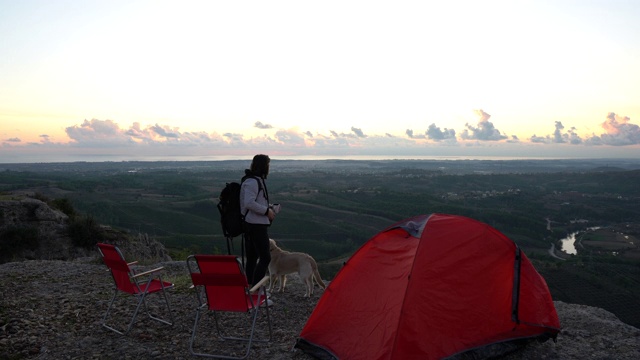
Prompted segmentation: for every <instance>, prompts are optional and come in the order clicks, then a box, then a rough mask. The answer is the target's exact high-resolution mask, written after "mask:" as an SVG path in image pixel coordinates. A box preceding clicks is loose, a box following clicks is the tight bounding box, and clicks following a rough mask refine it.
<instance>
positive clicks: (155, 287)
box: [133, 279, 173, 294]
mask: <svg viewBox="0 0 640 360" xmlns="http://www.w3.org/2000/svg"><path fill="white" fill-rule="evenodd" d="M138 285H139V289H138V287H134V288H133V291H134V292H135V293H136V294H140V293H145V292H146V293H148V294H153V293H155V292H158V291H162V288H163V286H164V288H165V289H169V288H171V287H173V284H172V283H170V282H167V281H160V280H158V279H153V280H151V283H150V284H148V286H147V283H139V284H138Z"/></svg>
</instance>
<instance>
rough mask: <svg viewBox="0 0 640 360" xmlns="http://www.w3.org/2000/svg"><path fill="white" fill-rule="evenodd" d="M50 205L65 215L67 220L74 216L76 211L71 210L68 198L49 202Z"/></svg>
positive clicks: (71, 206)
mask: <svg viewBox="0 0 640 360" xmlns="http://www.w3.org/2000/svg"><path fill="white" fill-rule="evenodd" d="M50 205H51V206H53V207H54V208H56V209H58V210H60V211H62V212H63V213H65V215H67V216H68V217H69V218H73V217H75V216H76V210H75V209H74V208H73V205H72V204H71V200H69V199H68V198H62V199H55V200H53V201H51V203H50Z"/></svg>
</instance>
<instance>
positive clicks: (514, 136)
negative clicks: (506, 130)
mask: <svg viewBox="0 0 640 360" xmlns="http://www.w3.org/2000/svg"><path fill="white" fill-rule="evenodd" d="M507 142H508V143H512V144H514V143H519V142H520V139H518V137H517V136H516V135H511V139H510V140H507Z"/></svg>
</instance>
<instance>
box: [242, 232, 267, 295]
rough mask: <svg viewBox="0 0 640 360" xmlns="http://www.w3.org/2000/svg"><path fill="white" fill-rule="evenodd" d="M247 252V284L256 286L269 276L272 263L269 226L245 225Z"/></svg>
mask: <svg viewBox="0 0 640 360" xmlns="http://www.w3.org/2000/svg"><path fill="white" fill-rule="evenodd" d="M245 226H246V231H245V234H244V241H245V251H246V252H247V264H246V268H245V272H246V273H247V282H248V283H249V284H251V285H255V284H256V283H258V282H259V281H260V280H262V278H263V277H264V276H265V275H266V274H267V270H268V268H269V263H270V262H271V252H270V251H269V234H268V233H267V228H268V226H269V225H262V224H250V223H245Z"/></svg>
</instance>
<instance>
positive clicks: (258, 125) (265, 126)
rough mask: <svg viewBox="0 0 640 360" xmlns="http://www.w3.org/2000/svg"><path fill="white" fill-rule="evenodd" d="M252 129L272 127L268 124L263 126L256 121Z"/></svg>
mask: <svg viewBox="0 0 640 360" xmlns="http://www.w3.org/2000/svg"><path fill="white" fill-rule="evenodd" d="M253 127H256V128H258V129H272V128H273V126H271V125H269V124H263V123H262V122H261V121H256V123H255V124H253Z"/></svg>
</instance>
